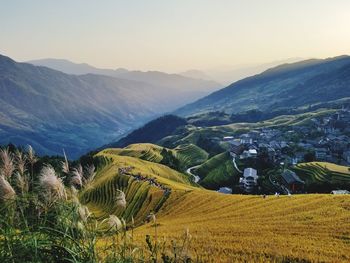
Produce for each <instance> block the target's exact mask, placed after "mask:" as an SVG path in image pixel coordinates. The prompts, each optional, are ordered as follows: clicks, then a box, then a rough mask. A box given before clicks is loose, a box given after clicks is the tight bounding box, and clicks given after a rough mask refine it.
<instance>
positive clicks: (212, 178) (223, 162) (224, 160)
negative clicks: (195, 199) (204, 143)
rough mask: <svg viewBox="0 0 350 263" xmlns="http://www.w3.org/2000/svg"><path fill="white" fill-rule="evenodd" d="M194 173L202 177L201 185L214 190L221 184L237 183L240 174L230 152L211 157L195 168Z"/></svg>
mask: <svg viewBox="0 0 350 263" xmlns="http://www.w3.org/2000/svg"><path fill="white" fill-rule="evenodd" d="M194 173H195V174H196V175H198V176H199V177H200V178H201V181H200V185H202V186H203V187H205V188H208V189H213V190H217V189H218V188H219V187H220V186H232V185H233V184H234V183H237V181H238V179H239V176H240V174H239V172H238V171H237V170H236V169H235V168H234V166H233V163H232V157H231V156H230V154H229V153H228V152H224V153H221V154H218V155H215V156H214V157H212V158H210V159H209V160H208V161H206V162H205V163H203V164H202V165H200V166H199V167H198V168H197V169H195V171H194Z"/></svg>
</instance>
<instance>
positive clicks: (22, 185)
mask: <svg viewBox="0 0 350 263" xmlns="http://www.w3.org/2000/svg"><path fill="white" fill-rule="evenodd" d="M15 182H16V185H17V187H18V188H19V189H20V190H21V193H22V195H23V194H25V193H28V191H29V178H28V176H26V175H25V174H23V175H21V173H20V172H18V171H17V172H16V181H15Z"/></svg>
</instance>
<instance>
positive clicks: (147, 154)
mask: <svg viewBox="0 0 350 263" xmlns="http://www.w3.org/2000/svg"><path fill="white" fill-rule="evenodd" d="M163 149H166V150H168V151H170V152H172V154H173V155H174V157H175V158H177V159H178V160H179V162H180V165H181V167H183V169H184V170H185V169H186V168H188V167H190V166H194V165H197V164H200V163H203V162H204V161H205V160H207V158H208V153H207V152H206V151H204V150H203V149H201V148H199V147H198V146H196V145H194V144H183V145H179V146H177V147H176V148H175V149H168V148H164V147H161V146H158V145H155V144H151V143H137V144H131V145H129V146H127V147H125V148H122V149H119V148H116V149H106V150H105V151H104V152H105V153H107V152H108V153H110V154H115V155H120V156H130V157H136V158H140V159H142V160H146V161H150V162H154V163H160V162H161V161H162V159H163V156H162V155H161V152H162V150H163Z"/></svg>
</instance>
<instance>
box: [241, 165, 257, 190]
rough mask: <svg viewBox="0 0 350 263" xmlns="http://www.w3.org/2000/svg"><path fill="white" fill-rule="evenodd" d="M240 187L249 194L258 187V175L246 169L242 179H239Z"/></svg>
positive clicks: (251, 169)
mask: <svg viewBox="0 0 350 263" xmlns="http://www.w3.org/2000/svg"><path fill="white" fill-rule="evenodd" d="M239 184H240V186H241V187H242V188H243V189H244V190H245V191H246V192H248V193H251V192H252V191H253V190H254V188H255V187H256V186H257V185H258V173H257V170H255V169H253V168H246V169H244V171H243V177H242V178H240V179H239Z"/></svg>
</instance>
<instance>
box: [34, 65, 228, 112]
mask: <svg viewBox="0 0 350 263" xmlns="http://www.w3.org/2000/svg"><path fill="white" fill-rule="evenodd" d="M29 63H31V64H34V65H38V66H46V67H49V68H52V69H55V70H59V71H62V72H64V73H67V74H77V75H83V74H89V73H92V74H98V75H106V76H111V77H115V78H120V79H126V80H132V81H138V82H142V83H146V84H148V85H151V86H152V87H153V88H152V89H153V90H152V91H153V92H154V95H155V96H158V97H159V98H171V101H168V106H169V111H170V110H175V109H176V108H178V107H181V106H184V105H186V104H187V103H190V102H193V101H194V100H197V99H199V98H201V97H204V96H206V95H208V94H210V93H211V92H213V91H215V90H218V89H219V88H221V87H222V85H221V84H219V83H217V82H214V81H210V80H204V79H198V78H191V77H186V76H182V75H179V74H168V73H164V72H160V71H130V70H126V69H121V68H120V69H116V70H114V69H100V68H96V67H93V66H91V65H88V64H85V63H84V64H77V63H73V62H71V61H68V60H62V59H41V60H33V61H29Z"/></svg>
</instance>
